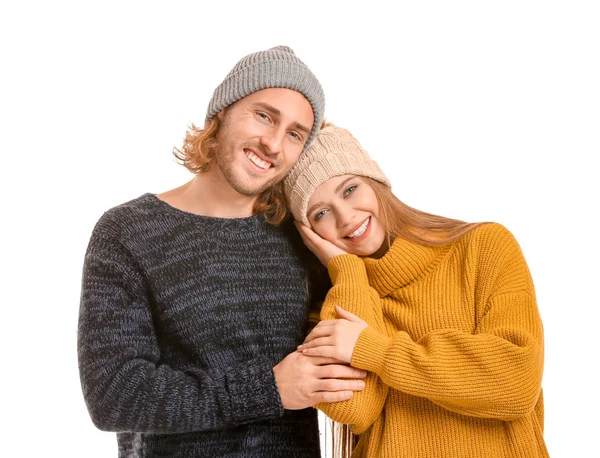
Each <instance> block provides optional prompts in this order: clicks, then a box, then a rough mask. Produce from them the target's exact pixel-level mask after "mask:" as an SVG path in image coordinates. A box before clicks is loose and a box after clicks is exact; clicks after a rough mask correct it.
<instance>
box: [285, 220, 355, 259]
mask: <svg viewBox="0 0 600 458" xmlns="http://www.w3.org/2000/svg"><path fill="white" fill-rule="evenodd" d="M294 224H295V225H296V228H297V229H298V232H300V236H301V237H302V240H303V241H304V244H305V245H306V246H307V247H308V249H309V250H310V251H312V252H313V253H314V254H315V256H316V257H317V258H319V261H321V263H323V265H324V266H325V267H327V264H328V263H329V261H331V260H332V259H333V258H335V257H336V256H338V255H340V254H347V253H346V252H345V251H344V250H342V249H341V248H338V247H337V246H335V245H334V244H333V243H331V242H329V241H327V240H325V239H323V238H321V237H320V236H319V235H318V234H317V233H316V232H314V231H313V230H312V229H311V228H309V227H307V226H305V225H304V224H302V223H300V222H298V221H294Z"/></svg>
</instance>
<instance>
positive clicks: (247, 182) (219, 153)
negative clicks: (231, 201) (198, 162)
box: [213, 142, 283, 197]
mask: <svg viewBox="0 0 600 458" xmlns="http://www.w3.org/2000/svg"><path fill="white" fill-rule="evenodd" d="M246 147H247V148H250V149H253V150H255V151H259V152H260V153H261V154H263V155H264V157H266V158H268V157H269V156H268V155H267V154H266V153H265V152H264V151H263V149H262V148H261V147H259V146H258V145H253V146H250V145H247V146H246ZM234 157H235V150H234V148H233V146H232V145H228V144H227V143H225V144H223V143H221V142H217V144H216V145H215V147H214V150H213V160H214V163H215V164H214V165H215V166H216V167H217V168H218V169H219V171H220V172H221V174H222V175H223V178H225V181H227V183H228V184H229V186H231V187H232V188H233V189H234V190H235V191H236V192H238V193H240V194H241V195H243V196H247V197H256V196H259V195H260V194H262V193H263V192H264V191H266V190H267V189H269V188H270V187H272V186H273V185H275V184H277V183H278V182H280V181H281V180H282V179H283V176H277V175H276V176H274V177H273V178H272V179H270V180H268V181H266V182H264V183H261V184H260V185H256V184H255V185H253V184H252V181H253V180H252V179H251V178H250V177H249V176H248V175H246V174H245V172H243V171H241V166H238V167H237V169H238V170H239V173H236V165H235V164H234ZM240 175H244V176H245V177H247V178H248V179H243V178H242V176H240Z"/></svg>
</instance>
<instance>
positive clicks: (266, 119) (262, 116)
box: [256, 111, 271, 121]
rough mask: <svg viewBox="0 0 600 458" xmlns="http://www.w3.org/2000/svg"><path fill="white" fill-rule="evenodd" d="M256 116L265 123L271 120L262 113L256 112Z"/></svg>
mask: <svg viewBox="0 0 600 458" xmlns="http://www.w3.org/2000/svg"><path fill="white" fill-rule="evenodd" d="M256 114H257V115H258V117H259V118H261V119H264V120H265V121H269V120H270V119H271V118H270V117H269V115H268V114H266V113H262V112H261V111H258V112H257V113H256Z"/></svg>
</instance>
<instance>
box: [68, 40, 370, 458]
mask: <svg viewBox="0 0 600 458" xmlns="http://www.w3.org/2000/svg"><path fill="white" fill-rule="evenodd" d="M323 110H324V97H323V92H322V89H321V86H320V84H319V82H318V80H317V79H316V78H315V76H314V75H313V74H312V72H311V71H310V70H309V69H308V68H307V67H306V65H305V64H304V63H303V62H302V61H301V60H300V59H298V58H297V57H296V56H295V54H294V52H293V51H292V50H291V49H290V48H287V47H283V46H279V47H276V48H272V49H269V50H266V51H260V52H257V53H254V54H250V55H249V56H246V57H244V58H243V59H241V60H240V61H239V62H238V63H237V64H236V66H235V67H234V68H233V70H232V71H231V72H230V73H229V74H228V76H227V77H226V78H225V80H224V81H223V82H222V83H221V85H219V87H217V89H216V90H215V92H214V95H213V98H212V100H211V102H210V104H209V109H208V112H207V116H206V123H205V128H204V129H203V130H199V129H196V128H195V127H194V126H192V129H191V130H190V132H188V134H187V137H186V141H185V143H184V146H183V148H182V150H177V151H176V153H175V154H176V156H177V157H179V159H180V160H181V161H182V162H183V164H184V165H186V167H188V169H190V170H192V171H193V172H194V173H195V176H194V178H193V179H192V180H191V181H190V182H189V183H187V184H185V185H183V186H181V187H179V188H177V189H174V190H171V191H168V192H165V193H163V194H159V195H153V194H145V195H143V196H141V197H139V198H137V199H135V200H133V201H131V202H128V203H125V204H123V205H120V206H118V207H116V208H113V209H111V210H109V211H108V212H106V213H105V214H104V215H103V216H102V218H101V219H100V221H99V222H98V223H97V225H96V227H95V228H94V232H93V234H92V237H91V240H90V243H89V247H88V250H87V253H86V257H85V265H84V272H83V281H82V297H81V308H80V317H79V335H78V354H79V366H80V375H81V381H82V388H83V393H84V398H85V401H86V403H87V406H88V409H89V412H90V415H91V417H92V420H93V422H94V423H95V425H96V426H97V427H98V428H100V429H103V430H107V431H116V432H117V440H118V446H119V456H122V457H125V456H127V457H129V456H139V457H159V456H160V457H167V456H168V457H203V456H206V457H219V456H227V457H246V456H260V457H271V456H272V457H283V456H285V457H313V456H320V452H319V434H318V424H317V419H316V411H315V410H314V409H311V408H309V409H307V407H310V406H312V405H314V404H316V403H318V402H336V401H341V400H346V399H349V398H350V397H351V396H352V392H353V391H358V390H361V389H362V388H363V386H364V382H363V381H362V380H361V379H362V378H364V376H365V375H366V374H365V373H364V372H363V371H358V370H356V369H354V368H351V367H349V366H345V365H339V364H335V363H336V361H333V360H328V359H323V358H310V357H306V356H303V355H302V354H301V353H298V352H296V351H295V349H296V346H297V345H299V344H300V343H302V341H303V339H304V336H305V332H306V325H307V304H308V302H309V301H308V288H307V284H308V282H307V278H308V269H307V266H306V265H305V262H304V259H305V257H306V256H307V254H306V251H305V250H304V247H303V245H302V244H301V242H300V243H299V238H298V237H297V234H296V233H295V232H294V231H293V230H292V229H290V224H287V223H286V224H283V225H280V226H277V225H276V224H270V223H269V221H270V222H271V223H281V222H282V221H283V219H284V218H283V217H284V213H285V212H284V206H283V205H284V203H285V202H284V200H283V198H282V194H281V189H280V186H279V184H278V183H279V182H280V181H281V180H282V179H283V177H284V176H285V174H286V173H287V171H288V170H289V169H290V167H291V166H292V164H293V163H294V162H295V161H296V159H297V158H298V157H299V156H300V154H301V153H302V151H303V149H304V148H305V147H306V146H307V145H308V144H309V143H310V141H311V140H312V139H313V137H314V135H315V133H316V131H317V130H318V128H319V126H320V124H321V120H322V118H323Z"/></svg>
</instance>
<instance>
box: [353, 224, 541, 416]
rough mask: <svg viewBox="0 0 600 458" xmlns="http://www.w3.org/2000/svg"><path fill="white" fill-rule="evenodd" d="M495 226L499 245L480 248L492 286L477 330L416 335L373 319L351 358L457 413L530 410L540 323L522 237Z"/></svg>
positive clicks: (535, 391) (485, 281)
mask: <svg viewBox="0 0 600 458" xmlns="http://www.w3.org/2000/svg"><path fill="white" fill-rule="evenodd" d="M495 232H496V237H495V238H493V240H492V242H493V243H490V244H488V245H489V247H493V249H492V248H489V249H486V250H484V251H483V252H482V254H481V255H480V263H479V270H480V276H479V278H478V283H479V284H480V285H488V286H480V287H481V288H488V289H489V290H490V292H489V294H487V295H486V297H487V300H486V301H485V306H484V307H482V310H481V313H477V311H476V317H477V318H476V319H477V323H476V328H475V331H474V332H473V333H467V332H464V331H461V330H458V329H439V330H435V331H432V332H430V333H428V334H426V335H424V336H423V337H422V338H420V339H419V340H417V341H414V340H413V339H411V337H410V336H409V335H408V334H407V333H406V332H404V331H400V332H398V333H397V334H396V335H395V336H393V337H388V336H385V335H383V334H382V333H380V332H378V331H377V330H376V329H373V328H370V327H369V328H367V329H365V330H364V331H363V333H361V335H360V337H359V340H358V342H357V345H356V347H355V351H354V354H353V357H352V365H353V366H356V367H359V368H362V369H366V370H368V371H372V372H374V373H376V374H378V375H379V376H380V377H381V379H382V380H383V381H384V382H385V383H386V384H387V385H389V386H390V387H392V388H394V389H397V390H401V391H403V392H406V393H408V394H411V395H414V396H420V397H425V398H428V399H429V400H431V401H432V402H434V403H436V404H438V405H440V406H442V407H444V408H446V409H448V410H451V411H453V412H456V413H459V414H463V415H468V416H474V417H481V418H495V419H501V420H514V419H517V418H520V417H522V416H525V415H527V414H528V413H530V412H531V411H532V410H533V408H534V407H535V405H536V402H537V400H538V397H539V394H540V390H541V379H542V370H543V330H542V323H541V319H540V316H539V313H538V309H537V305H536V301H535V295H534V291H533V283H532V282H531V277H530V274H529V270H528V268H527V265H526V263H525V259H524V258H523V255H522V253H521V250H520V248H519V246H518V244H517V242H516V240H514V238H513V237H512V235H511V234H510V233H508V231H506V230H504V231H500V233H498V231H495ZM489 250H491V251H492V253H493V256H488V255H487V254H486V253H485V251H489Z"/></svg>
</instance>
